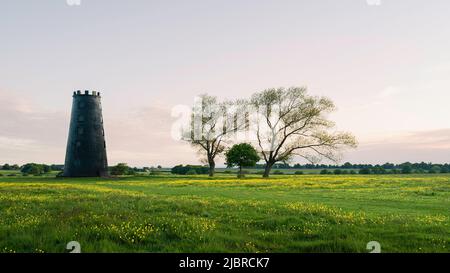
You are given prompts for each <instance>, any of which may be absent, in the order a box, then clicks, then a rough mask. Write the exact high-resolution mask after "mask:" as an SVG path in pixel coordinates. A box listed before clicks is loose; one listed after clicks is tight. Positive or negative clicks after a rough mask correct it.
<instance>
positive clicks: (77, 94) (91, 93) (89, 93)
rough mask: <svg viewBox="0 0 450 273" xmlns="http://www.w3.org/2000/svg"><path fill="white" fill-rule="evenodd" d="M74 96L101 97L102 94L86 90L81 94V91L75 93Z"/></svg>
mask: <svg viewBox="0 0 450 273" xmlns="http://www.w3.org/2000/svg"><path fill="white" fill-rule="evenodd" d="M73 96H74V97H75V96H93V97H100V92H97V91H92V92H90V91H89V90H85V91H84V92H81V90H77V91H74V92H73Z"/></svg>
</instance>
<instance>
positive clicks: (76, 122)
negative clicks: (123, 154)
mask: <svg viewBox="0 0 450 273" xmlns="http://www.w3.org/2000/svg"><path fill="white" fill-rule="evenodd" d="M64 176H66V177H103V176H108V160H107V157H106V142H105V131H104V129H103V117H102V105H101V97H100V93H97V92H95V91H93V92H92V93H89V91H85V92H84V93H81V92H80V91H77V92H74V94H73V104H72V117H71V120H70V129H69V139H68V141H67V151H66V161H65V165H64Z"/></svg>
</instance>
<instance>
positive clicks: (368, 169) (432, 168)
mask: <svg viewBox="0 0 450 273" xmlns="http://www.w3.org/2000/svg"><path fill="white" fill-rule="evenodd" d="M255 168H257V169H264V168H265V166H264V165H263V164H258V165H256V167H255ZM273 168H274V169H319V170H322V171H321V173H322V174H332V173H334V174H347V173H349V174H350V173H353V172H354V173H360V174H387V173H393V174H395V173H403V174H409V173H450V164H448V163H445V164H434V163H425V162H421V163H411V162H405V163H401V164H394V163H385V164H382V165H380V164H376V165H372V164H352V163H350V162H346V163H344V164H342V165H326V164H294V165H290V164H288V163H278V164H276V165H274V167H273ZM352 170H353V172H352Z"/></svg>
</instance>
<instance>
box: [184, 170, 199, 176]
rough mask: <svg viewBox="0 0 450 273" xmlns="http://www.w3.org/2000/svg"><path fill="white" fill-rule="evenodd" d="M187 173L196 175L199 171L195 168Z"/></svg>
mask: <svg viewBox="0 0 450 273" xmlns="http://www.w3.org/2000/svg"><path fill="white" fill-rule="evenodd" d="M186 174H187V175H196V174H197V172H196V171H195V170H194V169H191V170H189V171H188V172H187V173H186Z"/></svg>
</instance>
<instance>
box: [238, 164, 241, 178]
mask: <svg viewBox="0 0 450 273" xmlns="http://www.w3.org/2000/svg"><path fill="white" fill-rule="evenodd" d="M238 178H242V167H241V166H239V172H238Z"/></svg>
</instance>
